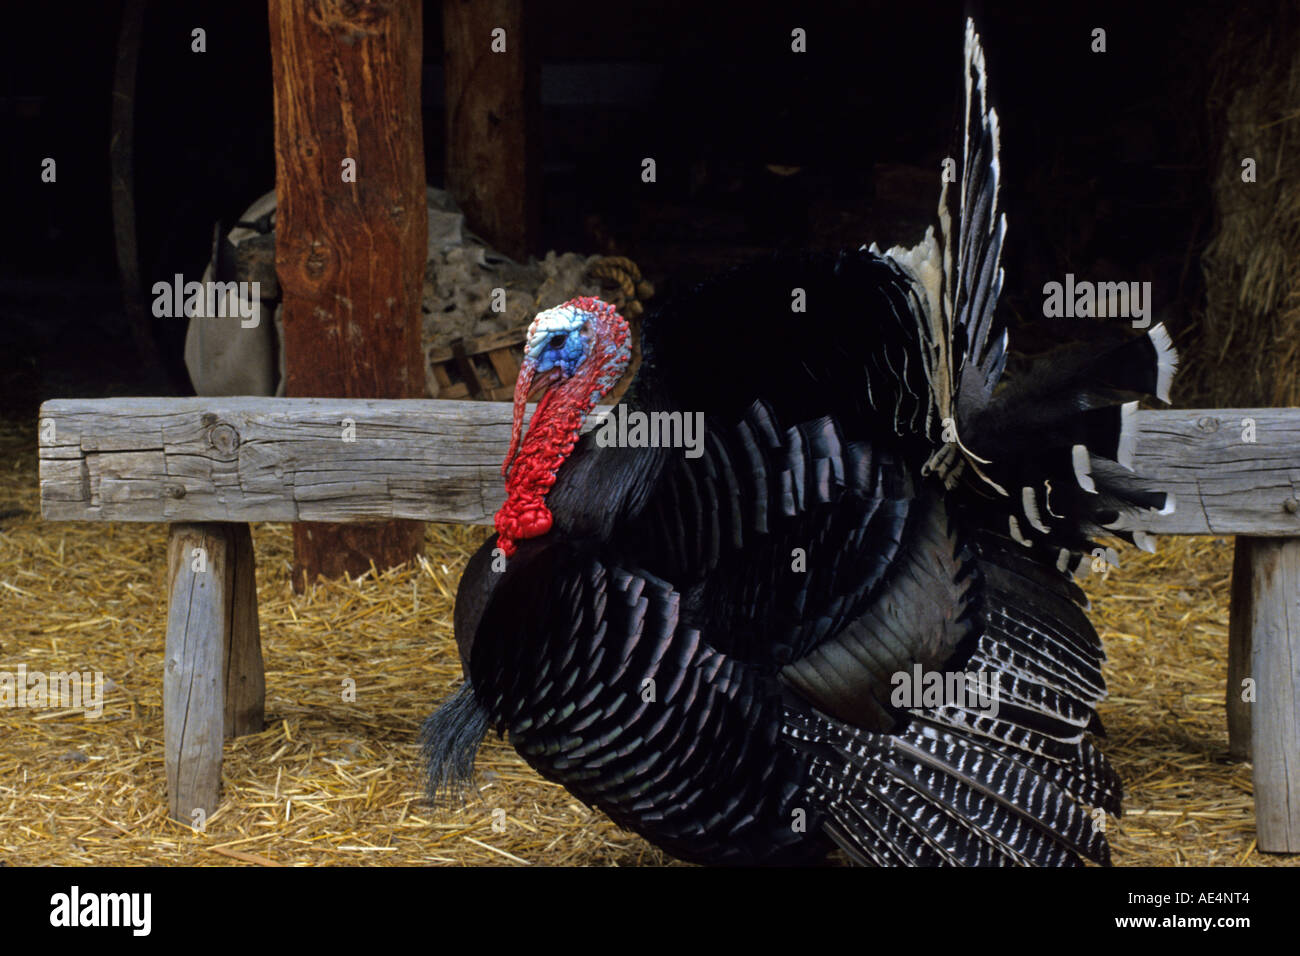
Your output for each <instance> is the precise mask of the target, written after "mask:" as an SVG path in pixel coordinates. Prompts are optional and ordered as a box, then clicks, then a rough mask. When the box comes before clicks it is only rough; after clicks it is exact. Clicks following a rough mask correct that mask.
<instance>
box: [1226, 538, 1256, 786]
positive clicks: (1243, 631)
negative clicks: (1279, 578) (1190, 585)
mask: <svg viewBox="0 0 1300 956" xmlns="http://www.w3.org/2000/svg"><path fill="white" fill-rule="evenodd" d="M1259 540H1261V539H1259V538H1251V537H1248V536H1246V535H1238V536H1237V538H1236V540H1235V541H1234V543H1233V548H1232V593H1231V597H1230V598H1229V603H1228V688H1227V693H1226V694H1225V695H1224V705H1225V707H1226V709H1227V712H1228V756H1229V757H1231V758H1232V759H1233V760H1249V759H1250V733H1251V731H1250V709H1251V707H1253V706H1254V704H1252V703H1250V702H1248V701H1245V700H1242V694H1243V692H1244V690H1245V687H1244V686H1243V684H1244V681H1245V680H1246V679H1247V678H1249V677H1250V652H1251V639H1250V637H1251V628H1252V627H1253V626H1254V615H1253V614H1252V613H1251V592H1252V590H1253V586H1252V583H1251V582H1252V581H1253V579H1254V571H1253V570H1252V565H1251V554H1252V546H1253V544H1254V542H1256V541H1259Z"/></svg>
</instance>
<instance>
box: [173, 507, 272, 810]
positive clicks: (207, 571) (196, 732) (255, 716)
mask: <svg viewBox="0 0 1300 956" xmlns="http://www.w3.org/2000/svg"><path fill="white" fill-rule="evenodd" d="M255 577H256V575H255V571H254V567H253V549H252V539H251V537H250V536H249V531H248V525H246V524H224V523H223V524H173V525H172V526H171V533H170V538H169V540H168V543H167V594H168V598H167V600H168V608H167V646H166V652H165V653H166V657H165V660H166V666H165V669H164V671H163V738H164V746H163V749H164V763H165V765H166V769H167V802H168V809H169V811H170V813H171V817H172V819H174V820H177V821H179V822H181V823H185V824H187V825H190V826H196V825H201V823H202V821H205V820H206V818H207V817H209V816H211V815H212V814H213V813H215V812H216V809H217V801H218V798H219V794H220V788H221V745H222V741H223V739H224V738H225V736H226V735H227V734H242V733H251V732H256V731H260V730H261V729H262V719H263V706H264V705H263V698H264V692H265V682H264V677H263V671H262V650H261V644H260V641H259V636H258V628H257V588H256V583H255ZM195 811H201V812H202V816H196V815H195Z"/></svg>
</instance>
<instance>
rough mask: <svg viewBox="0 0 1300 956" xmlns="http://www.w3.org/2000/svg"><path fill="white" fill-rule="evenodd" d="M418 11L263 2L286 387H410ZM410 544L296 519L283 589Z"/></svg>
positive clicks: (407, 526)
mask: <svg viewBox="0 0 1300 956" xmlns="http://www.w3.org/2000/svg"><path fill="white" fill-rule="evenodd" d="M422 16H423V14H422V6H421V5H420V4H418V3H392V4H356V3H351V2H349V0H313V2H310V3H301V2H298V0H271V4H270V23H271V66H272V79H273V88H274V94H275V145H276V149H275V155H276V169H275V173H276V271H277V273H278V275H279V278H280V287H281V290H282V293H283V303H284V348H285V369H286V389H287V393H288V394H289V395H295V396H318V395H356V396H365V397H371V398H418V397H420V396H421V395H423V394H424V356H423V350H422V345H421V332H422V315H421V311H420V303H421V292H422V289H423V280H424V267H425V257H426V253H427V248H428V242H427V240H428V235H427V233H428V214H427V204H426V195H425V192H426V189H425V182H424V143H423V135H422V131H421V116H420V81H421V67H422V36H423V19H422ZM349 163H351V164H352V168H351V169H349V167H348V164H349ZM423 539H424V532H423V529H422V528H420V527H418V526H416V525H413V524H411V523H409V522H405V523H395V524H393V525H391V526H383V525H376V526H374V527H372V528H358V527H350V528H346V529H344V528H332V527H320V528H311V529H309V528H295V529H294V556H295V560H294V573H293V580H294V583H295V586H298V587H300V586H301V585H302V582H303V581H305V580H309V579H311V578H313V577H315V576H316V575H317V574H324V575H327V576H336V575H338V574H341V573H348V574H359V573H361V572H363V571H365V570H367V569H368V568H369V567H370V566H371V563H372V561H373V563H374V565H376V566H378V567H379V568H380V569H384V568H388V567H393V566H395V565H398V564H402V563H405V562H407V561H411V560H414V558H415V555H416V553H417V552H418V550H419V548H420V546H421V543H422V542H423Z"/></svg>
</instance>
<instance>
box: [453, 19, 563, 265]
mask: <svg viewBox="0 0 1300 956" xmlns="http://www.w3.org/2000/svg"><path fill="white" fill-rule="evenodd" d="M525 6H526V5H525V4H524V2H523V0H443V4H442V25H443V38H444V39H443V76H444V79H445V83H446V90H447V188H448V190H450V192H451V194H452V195H453V196H454V197H455V198H456V201H457V202H458V203H460V206H461V208H462V209H463V210H464V212H465V218H466V221H467V222H468V223H469V226H470V228H471V229H473V230H474V231H475V232H476V233H478V234H479V235H481V236H482V237H483V238H484V239H486V240H487V241H488V243H489V244H491V245H492V246H493V247H495V248H496V249H499V250H500V251H501V252H504V253H505V254H506V255H508V256H512V257H513V258H515V259H523V258H524V257H526V256H527V255H528V254H529V253H530V252H534V251H536V249H535V246H536V243H537V236H538V234H539V232H540V229H539V226H540V221H541V219H540V208H541V206H540V202H539V198H538V197H539V191H540V181H539V177H540V171H541V158H540V155H539V152H538V147H537V144H538V138H537V135H536V133H537V117H538V104H539V102H540V99H539V96H540V94H539V90H538V70H537V60H536V57H535V56H534V55H533V50H532V48H531V45H530V40H529V37H528V29H527V16H526V10H525Z"/></svg>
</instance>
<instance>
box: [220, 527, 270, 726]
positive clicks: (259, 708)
mask: <svg viewBox="0 0 1300 956" xmlns="http://www.w3.org/2000/svg"><path fill="white" fill-rule="evenodd" d="M225 527H227V528H229V529H230V532H231V535H232V538H233V541H234V552H233V553H234V559H235V560H234V564H235V571H234V592H233V599H234V601H233V607H232V608H231V615H230V624H231V627H230V654H229V657H228V659H227V664H226V718H225V735H226V736H227V737H242V736H243V735H244V734H258V733H261V732H262V725H263V724H264V723H265V721H266V676H265V673H264V671H263V669H262V637H261V631H260V628H259V625H258V620H257V569H256V566H255V562H254V559H253V536H252V534H251V533H250V532H249V530H248V525H247V524H230V525H226V526H225Z"/></svg>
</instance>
